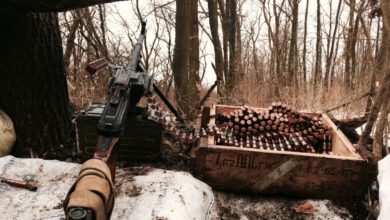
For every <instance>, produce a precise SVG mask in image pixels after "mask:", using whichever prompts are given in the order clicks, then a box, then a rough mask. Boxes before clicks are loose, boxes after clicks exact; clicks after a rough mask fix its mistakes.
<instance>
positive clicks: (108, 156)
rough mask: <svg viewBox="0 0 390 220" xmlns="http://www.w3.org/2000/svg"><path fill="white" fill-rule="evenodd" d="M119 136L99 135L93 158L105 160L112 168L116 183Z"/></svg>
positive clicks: (113, 178)
mask: <svg viewBox="0 0 390 220" xmlns="http://www.w3.org/2000/svg"><path fill="white" fill-rule="evenodd" d="M118 149H119V138H118V137H108V136H103V135H99V136H98V138H97V143H96V148H95V152H94V154H93V159H99V160H102V161H104V162H105V163H106V164H107V166H108V167H109V168H110V172H111V179H112V182H113V183H115V171H116V160H117V157H118Z"/></svg>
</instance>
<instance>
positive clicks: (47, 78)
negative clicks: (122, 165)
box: [0, 13, 71, 156]
mask: <svg viewBox="0 0 390 220" xmlns="http://www.w3.org/2000/svg"><path fill="white" fill-rule="evenodd" d="M0 28H1V30H6V31H3V32H2V34H0V36H1V37H0V51H2V52H1V53H0V78H1V80H0V88H1V90H0V108H2V109H3V110H5V112H7V114H8V115H9V116H10V117H11V119H12V120H13V122H14V125H15V130H16V133H17V144H16V146H15V147H14V151H13V153H14V155H17V156H27V155H33V156H42V155H43V154H44V153H45V152H47V151H48V150H49V149H50V148H54V150H55V149H59V147H60V145H61V144H64V142H65V141H66V140H67V138H68V137H69V134H70V132H71V130H70V125H71V123H70V117H69V116H70V111H69V102H68V92H67V86H66V76H65V67H64V63H63V51H62V43H61V36H60V31H59V26H58V19H57V15H56V14H53V13H0Z"/></svg>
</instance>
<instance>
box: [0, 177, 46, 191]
mask: <svg viewBox="0 0 390 220" xmlns="http://www.w3.org/2000/svg"><path fill="white" fill-rule="evenodd" d="M0 182H3V183H7V184H8V185H11V186H15V187H19V188H23V189H28V190H30V191H36V190H37V189H38V187H37V186H36V185H34V184H33V183H32V182H31V181H23V180H13V179H6V178H3V177H0Z"/></svg>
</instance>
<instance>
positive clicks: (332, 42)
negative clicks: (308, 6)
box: [324, 0, 343, 90]
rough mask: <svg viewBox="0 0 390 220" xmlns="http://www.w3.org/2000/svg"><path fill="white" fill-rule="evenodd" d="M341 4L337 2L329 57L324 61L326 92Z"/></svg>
mask: <svg viewBox="0 0 390 220" xmlns="http://www.w3.org/2000/svg"><path fill="white" fill-rule="evenodd" d="M342 2H343V1H342V0H339V5H338V6H337V12H336V18H335V25H334V30H333V36H332V40H331V46H330V52H329V56H328V57H327V59H326V67H325V78H324V87H325V90H328V86H329V76H330V75H331V74H330V71H331V67H332V65H334V64H333V62H332V61H333V60H334V58H333V54H334V47H335V42H336V34H337V28H338V26H339V19H340V10H341V3H342ZM329 31H330V30H329Z"/></svg>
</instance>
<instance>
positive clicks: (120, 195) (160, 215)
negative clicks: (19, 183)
mask: <svg viewBox="0 0 390 220" xmlns="http://www.w3.org/2000/svg"><path fill="white" fill-rule="evenodd" d="M79 168H80V165H79V164H74V163H66V162H61V161H56V160H42V159H19V158H15V157H12V156H6V157H2V158H0V176H2V177H5V178H12V179H35V180H36V181H37V185H38V190H37V191H36V192H30V191H28V190H24V189H19V188H15V187H11V186H9V185H7V184H5V183H0V200H1V202H0V213H1V216H0V219H61V218H63V217H64V214H63V209H62V202H63V199H64V197H65V195H66V193H67V191H68V189H69V188H70V186H71V185H72V183H73V182H74V180H75V179H76V177H77V174H78V171H79ZM115 188H116V193H117V196H116V200H115V207H114V211H113V215H112V219H137V220H138V219H169V220H171V219H172V220H173V219H180V220H181V219H191V220H192V219H194V220H196V219H202V220H203V219H207V218H208V217H207V215H208V213H209V209H210V207H211V204H212V202H213V200H214V197H213V192H212V191H211V188H210V187H209V186H208V185H206V184H205V183H203V182H201V181H199V180H197V179H195V178H194V177H193V176H192V175H191V174H188V173H186V172H180V171H167V170H161V169H155V168H131V169H127V170H118V172H117V179H116V184H115Z"/></svg>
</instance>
